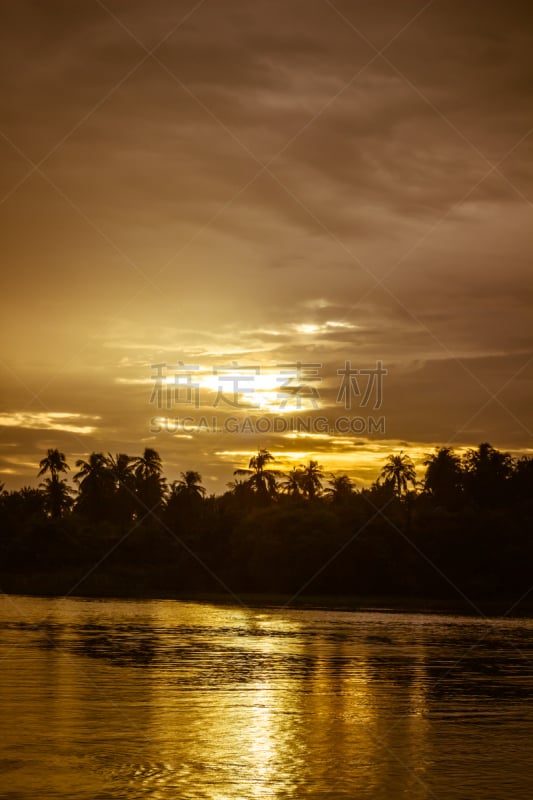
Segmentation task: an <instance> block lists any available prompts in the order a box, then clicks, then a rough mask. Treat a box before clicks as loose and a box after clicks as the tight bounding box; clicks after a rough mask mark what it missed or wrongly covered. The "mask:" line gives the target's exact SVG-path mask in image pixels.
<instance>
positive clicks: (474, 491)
mask: <svg viewBox="0 0 533 800" xmlns="http://www.w3.org/2000/svg"><path fill="white" fill-rule="evenodd" d="M463 464H464V469H465V473H466V475H465V485H466V488H467V490H468V491H469V492H470V495H471V497H472V499H473V500H474V501H475V502H476V503H479V504H480V505H486V506H493V505H498V503H500V502H501V501H502V500H504V499H505V498H506V497H507V494H508V491H509V487H510V477H511V475H512V471H513V461H512V458H511V456H510V454H509V453H502V452H501V451H500V450H496V449H495V448H494V447H492V445H490V444H489V443H488V442H482V443H481V444H480V445H479V446H478V447H477V448H476V449H475V450H468V451H467V452H466V453H465V455H464V457H463Z"/></svg>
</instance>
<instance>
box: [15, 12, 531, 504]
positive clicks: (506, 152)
mask: <svg viewBox="0 0 533 800" xmlns="http://www.w3.org/2000/svg"><path fill="white" fill-rule="evenodd" d="M2 11H3V14H2V16H3V21H2V47H1V48H0V60H1V62H2V68H1V70H0V74H1V75H2V78H1V83H0V228H1V242H2V266H3V269H2V315H1V324H2V332H1V336H2V350H1V357H0V481H3V482H5V484H6V487H7V488H10V489H13V488H18V487H20V486H22V485H35V483H36V470H37V463H38V461H39V459H40V458H42V457H43V454H44V452H45V451H46V449H47V448H50V447H59V448H60V449H61V450H62V451H63V452H64V453H65V454H66V456H67V460H68V461H69V463H70V465H71V466H74V463H75V461H76V460H77V459H79V458H85V457H86V456H87V454H88V453H89V452H91V451H103V452H112V453H117V452H127V453H130V454H131V455H138V454H140V453H141V452H142V450H143V449H144V448H145V447H153V448H155V449H157V450H158V451H159V453H160V454H161V456H162V458H163V462H164V467H165V472H166V474H167V476H168V477H169V478H170V479H173V478H176V477H178V475H179V473H180V472H181V471H183V470H187V469H195V470H198V471H199V472H200V473H201V474H202V477H203V482H204V484H205V485H206V486H207V487H208V489H209V490H210V491H213V492H217V493H218V492H222V491H224V490H225V487H226V483H227V482H228V481H230V480H231V479H232V472H233V470H234V469H235V468H237V467H241V466H246V463H247V461H248V459H249V457H250V456H251V455H252V454H253V453H254V452H255V451H257V449H258V448H259V447H266V448H268V449H269V450H270V451H271V452H273V453H274V454H275V455H276V457H277V458H278V459H279V465H280V466H282V467H284V468H285V467H290V466H294V465H298V464H300V463H302V462H305V461H307V460H308V459H310V458H315V459H317V460H318V461H319V463H320V464H322V465H323V467H324V469H325V471H326V472H330V471H331V472H332V471H335V472H337V471H341V472H344V473H347V474H349V475H351V476H352V477H353V478H354V479H355V481H356V482H357V484H358V485H359V486H364V485H366V484H368V483H369V482H370V481H372V480H373V479H374V478H375V477H376V476H377V474H378V473H379V471H380V467H381V465H382V464H383V461H384V460H385V458H386V456H387V455H388V454H389V453H391V452H398V451H399V450H402V449H403V450H406V451H408V452H409V453H411V454H412V456H413V458H414V459H415V462H416V463H417V465H418V466H419V467H421V464H422V462H423V460H424V458H425V455H426V454H427V453H429V452H431V451H432V449H433V448H434V447H435V446H436V445H440V444H446V445H450V446H453V447H456V448H457V449H458V450H459V451H462V449H464V448H468V447H473V446H475V445H477V444H478V443H479V442H482V441H490V442H491V443H492V444H493V445H494V446H496V447H500V448H502V449H504V450H508V451H510V452H512V453H513V454H515V455H517V456H518V455H520V454H526V453H528V454H531V453H532V452H533V446H532V436H531V431H532V428H533V413H532V404H531V388H532V381H533V368H532V364H531V353H532V349H533V348H532V335H531V331H532V326H531V305H532V303H531V301H532V294H533V291H532V289H533V285H532V280H531V277H532V269H531V263H532V255H533V225H532V224H531V223H532V210H533V158H532V156H533V103H532V99H533V98H532V88H531V87H532V86H533V60H532V59H531V51H532V46H533V6H532V5H531V4H530V3H528V2H519V1H518V0H508V2H505V3H502V2H493V1H492V0H484V1H483V2H481V0H469V2H464V0H462V1H461V2H459V1H455V0H433V2H423V0H403V2H397V0H372V2H370V0H333V1H332V0H268V2H267V1H266V0H247V2H244V0H224V2H220V0H218V1H217V0H197V1H196V2H193V1H192V0H172V2H170V1H169V2H167V0H153V2H151V3H150V4H146V3H141V2H125V1H124V0H105V2H101V1H100V0H69V2H66V1H65V0H47V2H46V3H42V2H37V0H34V1H33V2H32V1H30V0H16V1H15V0H7V2H6V3H5V4H3V9H2ZM155 365H160V366H159V367H156V366H155ZM380 365H381V367H380ZM379 369H381V370H382V371H383V374H382V375H381V377H379V376H377V372H376V371H377V370H379ZM367 389H368V392H367ZM378 390H379V391H378ZM365 392H366V394H367V395H368V396H365ZM159 401H160V402H159ZM158 406H162V407H158ZM167 406H168V407H167ZM184 419H185V420H186V422H184ZM317 419H320V420H322V421H321V422H320V423H317V422H316V420H317ZM228 420H229V421H228ZM276 420H277V422H276ZM281 420H284V422H281ZM298 420H300V421H301V420H303V430H302V429H301V428H302V423H301V422H299V423H298V422H297V421H298ZM324 420H325V421H324ZM339 420H341V422H339ZM342 420H344V421H342ZM276 425H277V428H276ZM298 425H300V428H299V429H298V430H296V428H297V427H298ZM306 425H307V428H306V427H305V426H306ZM258 428H259V430H258ZM420 477H421V475H420Z"/></svg>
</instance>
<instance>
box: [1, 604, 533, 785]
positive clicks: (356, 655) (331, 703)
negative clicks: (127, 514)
mask: <svg viewBox="0 0 533 800" xmlns="http://www.w3.org/2000/svg"><path fill="white" fill-rule="evenodd" d="M532 656H533V621H532V620H524V619H489V620H487V619H480V618H468V617H456V616H443V615H423V614H402V613H385V612H371V611H369V612H364V613H362V612H346V611H330V610H307V609H300V610H295V609H281V608H270V607H264V608H252V609H248V608H244V607H242V608H241V607H239V606H225V605H211V604H207V603H185V602H178V601H171V600H148V601H141V602H138V601H123V600H120V601H115V600H86V599H67V600H60V599H41V598H29V597H18V596H5V595H4V596H2V597H1V598H0V699H1V716H0V797H1V798H2V800H22V799H24V800H26V798H28V800H30V799H31V800H48V798H65V799H67V798H68V800H114V798H117V799H118V798H120V800H130V798H131V799H132V800H135V799H136V798H153V800H166V799H167V798H169V799H170V798H172V800H189V799H191V800H192V798H195V799H198V800H200V798H210V800H211V799H212V800H237V799H238V800H253V799H254V798H271V799H272V800H281V799H282V798H313V799H314V800H320V799H321V798H332V800H335V799H337V798H338V800H341V798H342V799H343V800H348V799H349V800H364V799H365V798H372V800H400V799H401V798H408V799H409V800H422V798H424V800H425V799H426V798H427V800H431V798H442V800H481V799H483V800H503V799H504V798H505V799H506V800H507V798H508V799H509V800H531V798H532V797H533V779H532V775H533V769H532V766H533V765H532V759H531V743H532V742H533V718H532V715H531V704H530V700H531V696H532V693H533V681H532V677H531V676H532V669H531V666H532Z"/></svg>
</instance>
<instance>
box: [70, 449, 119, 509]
mask: <svg viewBox="0 0 533 800" xmlns="http://www.w3.org/2000/svg"><path fill="white" fill-rule="evenodd" d="M76 466H77V467H78V470H79V471H78V472H77V473H76V474H75V475H74V480H75V481H76V483H78V484H79V495H78V501H77V503H76V507H77V508H78V509H79V510H80V511H81V512H82V513H83V514H85V515H86V516H87V517H88V518H89V519H92V520H100V519H105V518H106V517H107V516H108V515H109V513H110V506H111V501H112V497H113V492H114V480H113V474H112V472H111V468H110V464H109V461H108V459H107V458H106V456H104V454H103V453H91V454H90V455H89V458H88V460H87V461H85V460H84V459H82V458H79V459H78V460H77V461H76Z"/></svg>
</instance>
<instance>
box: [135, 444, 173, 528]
mask: <svg viewBox="0 0 533 800" xmlns="http://www.w3.org/2000/svg"><path fill="white" fill-rule="evenodd" d="M133 467H134V475H135V486H136V494H137V498H138V500H139V504H140V506H141V508H140V510H139V511H138V514H139V516H141V517H142V516H143V515H144V514H146V512H147V511H152V510H154V509H155V508H156V507H157V506H158V505H160V503H161V502H162V500H163V497H164V494H165V491H166V482H165V478H164V477H163V475H162V474H161V473H162V470H163V464H162V461H161V457H160V456H159V453H158V452H157V451H156V450H153V449H152V448H151V447H147V448H145V451H144V453H143V455H142V456H139V457H138V458H135V459H134V461H133Z"/></svg>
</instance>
